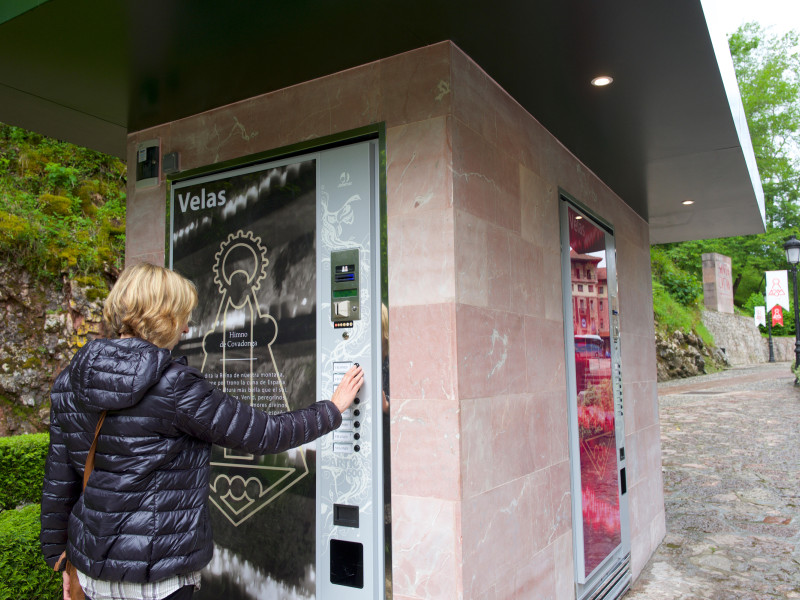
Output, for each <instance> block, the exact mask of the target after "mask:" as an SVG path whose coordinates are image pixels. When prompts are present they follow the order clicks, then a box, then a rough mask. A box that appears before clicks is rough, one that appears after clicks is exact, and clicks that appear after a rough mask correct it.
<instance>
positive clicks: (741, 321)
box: [703, 310, 777, 365]
mask: <svg viewBox="0 0 800 600" xmlns="http://www.w3.org/2000/svg"><path fill="white" fill-rule="evenodd" d="M703 325H705V326H706V329H708V331H709V333H711V335H712V336H714V343H716V345H717V348H719V349H720V350H724V352H725V356H726V357H727V359H728V362H729V363H730V364H731V365H752V364H757V363H764V362H767V359H768V358H769V354H768V350H767V345H766V341H765V340H764V338H762V337H761V334H760V333H759V331H758V327H756V325H755V322H754V321H753V319H752V318H750V317H743V316H740V315H731V314H727V313H720V312H716V311H712V310H706V311H703ZM776 360H777V356H776Z"/></svg>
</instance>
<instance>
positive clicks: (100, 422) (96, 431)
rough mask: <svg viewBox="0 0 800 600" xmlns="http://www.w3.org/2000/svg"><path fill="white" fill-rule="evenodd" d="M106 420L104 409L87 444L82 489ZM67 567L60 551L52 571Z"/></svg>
mask: <svg viewBox="0 0 800 600" xmlns="http://www.w3.org/2000/svg"><path fill="white" fill-rule="evenodd" d="M105 420H106V411H103V412H101V413H100V419H98V421H97V426H96V427H95V428H94V439H93V440H92V445H91V446H89V454H87V455H86V466H85V467H84V469H83V489H86V483H87V482H88V481H89V476H90V475H91V474H92V471H94V453H95V451H96V450H97V437H98V436H99V435H100V428H101V427H102V426H103V421H105ZM65 561H66V566H67V568H69V566H70V563H69V561H67V551H66V550H65V551H64V552H62V553H61V556H59V557H58V560H57V561H56V564H55V566H54V567H53V570H54V571H60V570H61V566H62V565H63V564H65Z"/></svg>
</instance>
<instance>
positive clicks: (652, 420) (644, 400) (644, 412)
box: [625, 381, 658, 431]
mask: <svg viewBox="0 0 800 600" xmlns="http://www.w3.org/2000/svg"><path fill="white" fill-rule="evenodd" d="M625 394H626V396H625V397H627V396H628V395H632V396H633V397H634V399H635V404H634V422H635V427H636V430H637V431H638V430H640V429H645V428H647V427H651V426H653V425H658V387H657V385H656V383H655V382H654V381H651V382H637V383H632V384H630V385H628V386H627V389H626V391H625Z"/></svg>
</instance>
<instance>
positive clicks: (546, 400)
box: [527, 390, 569, 469]
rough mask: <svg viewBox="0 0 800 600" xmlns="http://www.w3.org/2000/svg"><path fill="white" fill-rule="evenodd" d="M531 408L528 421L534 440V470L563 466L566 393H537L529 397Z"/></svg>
mask: <svg viewBox="0 0 800 600" xmlns="http://www.w3.org/2000/svg"><path fill="white" fill-rule="evenodd" d="M530 408H531V410H530V414H529V415H527V418H528V423H529V428H530V437H531V439H532V440H533V460H534V463H533V465H534V468H535V469H543V468H545V467H549V466H552V465H554V464H556V463H560V462H562V461H563V460H565V459H566V457H567V455H568V452H569V449H568V446H567V443H566V440H567V438H568V434H567V431H568V427H567V411H566V394H565V392H564V391H560V390H551V391H547V392H536V393H534V394H533V396H532V402H531V405H530Z"/></svg>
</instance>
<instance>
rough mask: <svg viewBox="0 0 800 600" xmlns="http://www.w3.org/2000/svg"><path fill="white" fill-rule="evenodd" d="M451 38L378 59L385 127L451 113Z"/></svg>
mask: <svg viewBox="0 0 800 600" xmlns="http://www.w3.org/2000/svg"><path fill="white" fill-rule="evenodd" d="M450 47H451V43H450V42H441V43H438V44H434V45H432V46H426V47H424V48H419V49H417V50H413V51H411V52H406V53H404V54H399V55H397V56H393V57H391V58H387V59H384V60H382V61H381V62H380V95H381V105H382V107H383V119H384V120H385V121H386V124H387V127H393V126H395V125H400V124H403V123H411V122H413V121H422V120H424V119H430V118H432V117H439V116H442V115H446V114H449V113H450V104H451V102H452V94H451V83H450Z"/></svg>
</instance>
